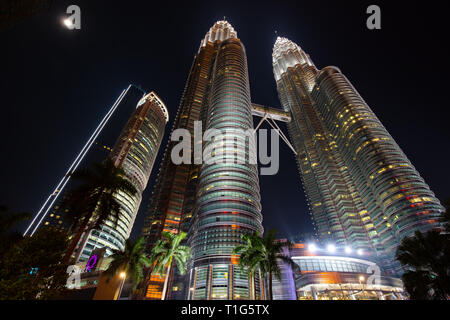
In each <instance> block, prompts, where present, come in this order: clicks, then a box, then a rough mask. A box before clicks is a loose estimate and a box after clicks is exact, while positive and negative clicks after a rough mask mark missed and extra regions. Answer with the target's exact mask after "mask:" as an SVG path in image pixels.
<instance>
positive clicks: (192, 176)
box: [142, 21, 236, 299]
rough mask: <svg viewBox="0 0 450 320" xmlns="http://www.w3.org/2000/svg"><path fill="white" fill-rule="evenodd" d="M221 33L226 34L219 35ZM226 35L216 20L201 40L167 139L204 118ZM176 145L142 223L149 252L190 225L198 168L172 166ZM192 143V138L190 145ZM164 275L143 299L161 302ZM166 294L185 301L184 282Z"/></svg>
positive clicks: (225, 27)
mask: <svg viewBox="0 0 450 320" xmlns="http://www.w3.org/2000/svg"><path fill="white" fill-rule="evenodd" d="M223 32H225V35H221V34H220V33H223ZM225 36H226V37H228V36H233V37H235V36H236V33H235V31H234V30H233V27H232V26H231V25H229V24H228V22H226V21H219V22H217V23H216V24H215V25H214V26H213V27H212V28H211V31H210V32H209V33H208V34H207V35H206V36H205V38H204V39H203V40H202V42H201V45H200V48H199V50H198V52H197V54H196V55H195V57H194V61H193V63H192V66H191V69H190V71H189V76H188V79H187V82H186V86H185V89H184V92H183V95H182V97H181V101H180V105H179V108H178V112H177V114H176V116H175V120H174V123H173V127H172V130H171V133H170V136H172V132H173V130H175V129H187V130H189V133H190V134H191V136H192V137H193V136H194V123H195V121H202V119H203V118H204V116H205V112H206V109H207V107H208V102H209V86H210V78H211V75H210V73H211V69H212V66H213V63H214V61H215V56H216V53H217V49H218V46H219V44H220V41H221V40H220V39H221V38H220V37H225ZM200 134H203V132H200ZM177 143H178V142H174V141H170V139H169V142H168V144H167V146H166V149H165V151H164V156H163V160H162V164H161V167H160V169H159V173H158V177H157V180H156V183H155V189H154V191H153V194H152V197H151V200H150V204H149V209H148V212H147V215H146V218H145V221H144V227H143V229H142V235H143V236H145V238H146V243H147V247H148V250H151V248H152V247H153V245H154V243H155V242H156V241H157V240H159V239H160V238H161V233H162V232H163V231H167V232H172V233H178V232H179V231H180V230H183V231H188V229H189V226H190V221H191V217H192V210H193V206H194V202H195V191H196V187H197V183H198V170H199V168H200V165H199V164H194V158H193V156H192V158H191V164H183V163H182V164H178V165H176V164H174V163H173V162H172V159H171V152H172V149H173V147H174V146H175V145H176V144H177ZM193 143H194V141H193V139H192V145H193ZM172 270H173V268H172ZM172 272H175V271H172ZM165 276H166V275H164V277H162V278H160V277H159V276H155V275H152V276H150V279H147V284H146V285H145V291H146V292H145V293H144V298H145V299H161V296H162V290H163V284H164V280H165ZM172 287H173V288H174V289H173V292H172ZM167 295H168V296H170V297H172V298H179V299H185V298H186V297H185V296H186V287H185V285H184V281H183V279H181V280H180V281H177V283H176V284H174V285H172V284H170V285H169V287H168V293H167Z"/></svg>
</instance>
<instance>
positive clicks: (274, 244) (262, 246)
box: [233, 230, 298, 300]
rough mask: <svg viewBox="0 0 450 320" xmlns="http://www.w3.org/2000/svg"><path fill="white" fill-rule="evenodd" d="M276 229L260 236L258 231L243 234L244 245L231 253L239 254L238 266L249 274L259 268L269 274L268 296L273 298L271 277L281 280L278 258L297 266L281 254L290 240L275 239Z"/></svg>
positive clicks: (289, 245)
mask: <svg viewBox="0 0 450 320" xmlns="http://www.w3.org/2000/svg"><path fill="white" fill-rule="evenodd" d="M276 234H277V231H276V230H270V231H269V232H267V233H266V234H265V237H264V238H262V237H261V236H260V235H259V234H258V233H254V234H250V235H249V234H244V235H242V240H244V241H245V244H244V245H239V246H237V247H235V248H234V250H233V254H239V255H240V256H239V266H240V267H241V270H244V269H247V272H248V273H249V274H254V272H255V271H256V270H260V272H261V274H263V275H265V274H268V275H269V279H268V283H269V298H270V300H273V290H272V279H273V277H274V276H275V277H276V278H277V279H278V280H281V270H280V265H279V264H278V260H281V261H282V262H285V263H287V264H289V265H290V266H291V267H292V268H293V269H297V268H298V266H297V264H296V263H294V262H293V261H292V259H291V258H290V257H288V256H286V255H284V254H283V251H284V250H285V249H289V250H290V249H291V248H292V243H291V242H290V241H286V242H281V241H277V240H276Z"/></svg>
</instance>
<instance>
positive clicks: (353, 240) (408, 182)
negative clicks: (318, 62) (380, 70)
mask: <svg viewBox="0 0 450 320" xmlns="http://www.w3.org/2000/svg"><path fill="white" fill-rule="evenodd" d="M273 70H274V75H275V80H276V83H277V88H278V94H279V98H280V101H281V104H282V105H283V107H284V109H285V110H286V111H290V112H291V116H292V121H291V122H290V123H289V124H288V130H289V134H290V137H291V140H292V142H293V144H294V146H295V149H296V151H297V153H298V154H297V157H296V160H297V163H298V168H299V171H300V175H301V180H302V184H303V188H304V190H305V193H306V195H307V199H308V204H309V207H310V210H311V214H312V217H313V220H314V222H315V228H316V232H317V233H318V236H319V238H320V240H321V241H323V242H325V243H326V242H331V243H337V244H339V245H351V246H353V247H355V248H358V249H360V250H363V252H365V254H367V255H373V256H376V257H377V258H378V259H379V261H380V263H381V265H382V266H384V268H385V270H386V271H387V272H392V273H394V272H399V271H400V270H399V268H398V267H399V266H398V264H396V263H394V260H395V259H394V255H395V251H396V248H397V246H398V245H399V243H400V241H401V239H402V238H403V237H406V236H410V235H412V234H413V233H414V232H415V231H416V230H419V231H427V230H430V229H433V228H440V227H441V225H440V223H439V222H438V219H439V215H440V213H441V212H442V211H443V207H442V206H441V204H440V202H439V200H438V199H437V198H436V197H435V195H434V194H433V192H432V191H431V190H430V188H429V187H428V185H427V184H426V183H425V182H424V180H423V179H422V177H420V175H419V173H418V172H417V170H416V169H415V168H414V166H413V165H412V164H411V162H410V161H409V160H408V158H407V157H406V155H405V154H404V153H403V152H402V151H401V149H400V147H399V146H398V145H397V144H396V142H395V141H394V139H393V138H392V137H391V136H390V135H389V133H388V132H387V130H386V129H385V128H384V126H383V125H382V124H381V122H380V120H379V119H378V118H377V117H376V116H375V114H374V113H373V112H372V110H371V109H370V107H369V106H368V105H367V104H366V103H365V101H364V100H363V99H362V98H361V96H360V95H359V94H358V92H357V91H356V89H355V88H354V87H353V86H352V84H351V83H350V82H349V81H348V79H347V78H346V77H345V76H344V75H343V74H342V73H341V71H340V70H339V69H338V68H336V67H326V68H323V69H322V70H318V69H317V68H316V67H315V66H314V64H313V62H312V61H311V59H310V57H309V56H308V55H307V54H306V53H305V52H304V51H303V50H302V49H301V48H300V47H299V46H297V45H296V44H295V43H293V42H292V41H290V40H288V39H286V38H280V37H278V39H277V40H276V42H275V46H274V49H273ZM360 252H361V251H360Z"/></svg>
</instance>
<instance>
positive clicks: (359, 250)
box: [356, 249, 364, 256]
mask: <svg viewBox="0 0 450 320" xmlns="http://www.w3.org/2000/svg"><path fill="white" fill-rule="evenodd" d="M356 253H357V254H358V256H362V255H363V254H364V251H363V249H358V250H356Z"/></svg>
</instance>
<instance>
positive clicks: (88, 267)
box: [85, 254, 98, 272]
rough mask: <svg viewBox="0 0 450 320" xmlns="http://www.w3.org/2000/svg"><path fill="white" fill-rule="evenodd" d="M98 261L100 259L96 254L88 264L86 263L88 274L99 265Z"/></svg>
mask: <svg viewBox="0 0 450 320" xmlns="http://www.w3.org/2000/svg"><path fill="white" fill-rule="evenodd" d="M97 259H98V257H97V255H96V254H94V255H93V256H91V257H90V258H89V260H88V262H87V263H86V268H85V270H86V272H89V271H91V270H92V268H93V267H94V266H95V265H96V264H97Z"/></svg>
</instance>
